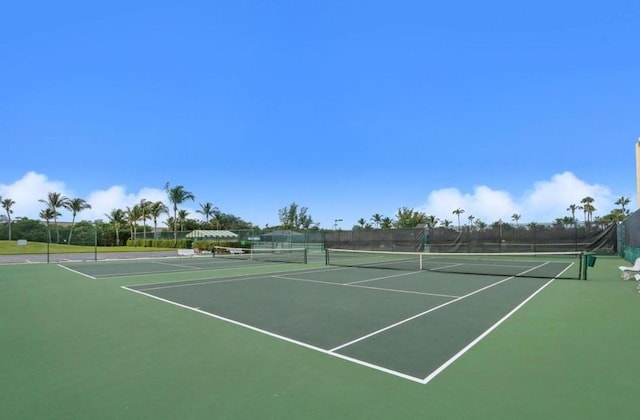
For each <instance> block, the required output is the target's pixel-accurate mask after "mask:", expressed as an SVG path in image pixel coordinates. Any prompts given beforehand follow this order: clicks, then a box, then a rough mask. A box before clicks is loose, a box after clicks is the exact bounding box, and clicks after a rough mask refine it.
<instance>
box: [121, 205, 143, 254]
mask: <svg viewBox="0 0 640 420" xmlns="http://www.w3.org/2000/svg"><path fill="white" fill-rule="evenodd" d="M124 213H125V217H126V219H127V222H128V223H129V232H130V233H131V242H132V245H133V246H136V236H137V234H138V220H140V218H141V217H142V211H141V209H140V206H139V205H137V204H136V205H134V206H133V208H130V207H128V206H127V210H126V211H125V212H124Z"/></svg>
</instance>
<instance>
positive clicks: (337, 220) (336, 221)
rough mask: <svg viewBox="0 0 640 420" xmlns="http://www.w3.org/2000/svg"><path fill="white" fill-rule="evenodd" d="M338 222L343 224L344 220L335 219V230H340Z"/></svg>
mask: <svg viewBox="0 0 640 420" xmlns="http://www.w3.org/2000/svg"><path fill="white" fill-rule="evenodd" d="M338 222H342V219H334V221H333V230H338Z"/></svg>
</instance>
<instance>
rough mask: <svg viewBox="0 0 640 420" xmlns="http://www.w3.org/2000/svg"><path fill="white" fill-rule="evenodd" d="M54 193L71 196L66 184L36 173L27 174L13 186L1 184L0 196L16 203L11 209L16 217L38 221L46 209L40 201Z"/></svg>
mask: <svg viewBox="0 0 640 420" xmlns="http://www.w3.org/2000/svg"><path fill="white" fill-rule="evenodd" d="M54 191H55V192H59V193H61V194H62V195H67V196H68V195H69V191H67V188H66V186H65V184H64V182H60V181H50V180H49V179H48V178H47V176H46V175H43V174H38V173H36V172H27V173H26V174H25V175H24V176H23V177H22V178H20V179H19V180H17V181H16V182H14V183H13V184H9V185H5V184H0V196H2V197H3V198H11V199H12V200H13V201H15V204H14V205H13V207H11V208H12V209H13V213H14V215H16V216H18V217H29V218H30V219H37V218H38V213H40V210H42V209H43V208H44V207H45V205H44V204H43V203H41V202H39V201H38V200H46V199H47V194H48V193H49V192H54Z"/></svg>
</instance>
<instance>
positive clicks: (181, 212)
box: [178, 209, 189, 232]
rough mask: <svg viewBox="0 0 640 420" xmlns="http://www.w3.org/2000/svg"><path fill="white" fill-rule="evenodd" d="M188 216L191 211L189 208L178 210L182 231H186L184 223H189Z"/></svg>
mask: <svg viewBox="0 0 640 420" xmlns="http://www.w3.org/2000/svg"><path fill="white" fill-rule="evenodd" d="M187 216H189V212H188V211H187V210H184V209H182V210H178V224H179V225H180V231H181V232H182V231H184V225H185V224H186V223H187Z"/></svg>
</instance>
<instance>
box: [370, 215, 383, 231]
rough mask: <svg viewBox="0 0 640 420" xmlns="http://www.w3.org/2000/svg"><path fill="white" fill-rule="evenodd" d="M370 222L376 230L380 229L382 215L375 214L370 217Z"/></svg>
mask: <svg viewBox="0 0 640 420" xmlns="http://www.w3.org/2000/svg"><path fill="white" fill-rule="evenodd" d="M371 221H372V222H373V223H374V224H375V225H376V229H377V228H378V227H380V223H381V222H382V215H381V214H380V213H375V214H374V215H373V216H371Z"/></svg>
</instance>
